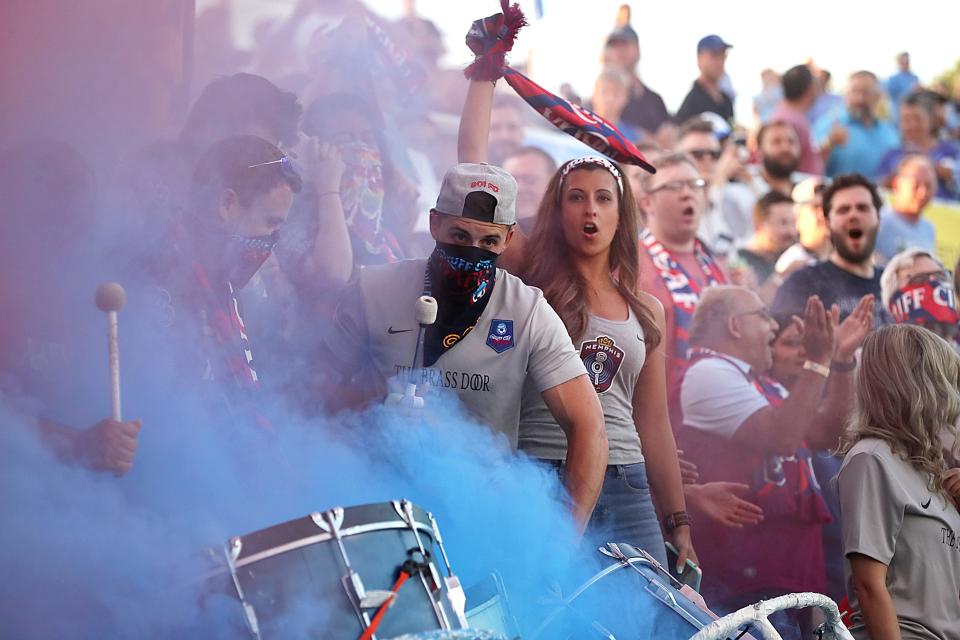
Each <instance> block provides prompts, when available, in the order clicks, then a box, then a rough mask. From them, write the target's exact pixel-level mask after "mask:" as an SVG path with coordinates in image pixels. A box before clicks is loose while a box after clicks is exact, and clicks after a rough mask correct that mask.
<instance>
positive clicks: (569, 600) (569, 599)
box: [533, 556, 704, 638]
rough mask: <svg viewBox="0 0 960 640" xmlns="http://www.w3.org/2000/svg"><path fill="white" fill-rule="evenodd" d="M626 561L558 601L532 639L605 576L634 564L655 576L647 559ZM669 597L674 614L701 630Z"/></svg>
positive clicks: (602, 571)
mask: <svg viewBox="0 0 960 640" xmlns="http://www.w3.org/2000/svg"><path fill="white" fill-rule="evenodd" d="M626 561H627V562H628V563H629V566H628V565H627V564H624V563H623V562H622V561H616V562H614V563H612V564H610V565H608V566H606V567H604V568H603V569H601V570H600V571H598V572H597V573H595V574H594V575H592V576H591V577H590V578H588V579H587V580H586V581H584V582H583V584H581V585H580V586H579V587H577V588H576V589H575V590H574V591H573V592H572V593H571V594H570V595H569V596H566V597H564V598H563V599H562V600H561V601H560V606H557V607H556V609H554V610H553V611H551V612H550V613H549V614H548V615H547V616H546V617H545V618H544V619H543V622H542V623H541V624H540V626H539V627H537V629H536V631H535V632H534V634H533V637H534V638H538V637H539V635H540V634H541V633H542V632H543V630H544V629H546V628H547V627H548V626H549V625H550V623H551V622H553V620H554V619H555V618H556V617H557V616H558V615H560V614H561V613H563V611H564V610H565V609H568V608H569V607H570V606H571V605H572V604H573V602H574V601H576V599H577V598H579V597H580V596H581V595H583V594H584V592H586V591H587V590H588V589H590V588H591V587H593V586H594V585H596V584H597V583H598V582H600V581H601V580H603V579H604V578H606V577H607V576H609V575H611V574H612V573H615V572H617V571H620V570H622V569H630V570H633V565H634V564H642V565H646V566H647V567H648V568H649V569H651V570H652V571H654V573H655V574H656V567H655V566H654V565H653V563H651V562H650V560H648V559H647V558H644V557H642V556H637V557H633V558H626ZM644 578H646V576H644ZM652 582H654V580H650V579H647V583H648V585H649V584H650V583H652ZM667 586H670V589H674V587H672V586H671V585H667ZM674 590H675V589H674ZM650 595H651V596H653V597H654V598H656V596H655V595H654V594H650ZM670 596H671V599H673V600H674V605H675V606H673V607H671V609H673V611H674V612H676V613H677V614H678V615H679V616H680V617H682V618H683V619H684V620H686V621H687V622H689V623H691V624H693V625H694V626H695V627H697V628H699V629H702V628H703V626H704V624H703V622H701V621H699V620H696V619H695V618H693V616H692V615H691V614H690V612H688V611H686V609H685V608H684V607H681V606H679V604H678V603H677V602H676V599H675V598H674V597H673V591H670ZM658 599H659V598H658Z"/></svg>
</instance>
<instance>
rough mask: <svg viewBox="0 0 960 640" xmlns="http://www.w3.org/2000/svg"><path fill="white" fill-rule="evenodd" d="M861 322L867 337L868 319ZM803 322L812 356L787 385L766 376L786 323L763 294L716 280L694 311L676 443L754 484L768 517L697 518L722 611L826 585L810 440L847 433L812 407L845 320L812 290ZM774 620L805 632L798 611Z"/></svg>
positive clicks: (719, 477)
mask: <svg viewBox="0 0 960 640" xmlns="http://www.w3.org/2000/svg"><path fill="white" fill-rule="evenodd" d="M863 315H865V316H866V318H869V316H868V315H866V314H863ZM861 325H862V326H861V327H860V329H859V333H858V336H859V338H860V339H862V338H863V336H865V335H866V332H867V328H868V325H869V323H867V322H864V323H861ZM803 326H804V331H803V348H804V353H805V354H806V358H807V360H806V361H805V362H804V364H803V368H802V370H801V372H800V374H799V376H798V378H797V381H796V382H795V383H794V384H793V385H792V387H791V390H790V391H789V392H788V391H787V390H786V388H784V387H783V386H781V385H780V384H778V383H777V382H775V381H773V380H772V379H771V378H769V377H767V376H766V372H767V371H768V370H769V369H770V367H771V364H772V362H773V352H772V347H771V342H772V341H773V339H774V336H775V335H776V333H775V332H776V330H777V328H778V325H777V322H776V321H775V320H774V319H773V318H772V317H771V315H770V312H769V310H768V309H767V308H766V307H765V306H764V305H763V302H762V301H761V300H760V298H759V296H757V294H756V293H754V292H752V291H750V290H748V289H745V288H742V287H731V286H721V287H714V288H711V289H709V290H707V291H706V292H704V294H703V297H702V298H701V300H700V304H699V306H698V307H697V310H696V313H695V314H694V317H693V323H692V326H691V328H690V342H691V345H692V350H691V360H690V362H689V363H688V366H687V368H686V372H685V374H684V375H683V381H682V384H681V387H680V404H681V408H682V414H683V415H682V424H683V426H682V428H681V429H680V431H679V434H678V442H679V446H681V447H682V448H683V450H684V452H685V456H684V457H685V458H687V459H689V460H690V461H691V462H693V463H695V464H696V465H697V469H698V471H699V473H700V482H735V483H740V484H743V485H747V486H749V488H750V490H749V498H748V499H749V500H750V501H752V502H754V503H755V504H757V505H758V506H759V507H760V508H761V509H762V510H763V513H764V519H763V520H762V521H761V522H759V523H757V524H750V525H746V526H743V527H741V528H731V527H726V526H721V525H716V524H714V523H713V522H712V521H711V520H709V519H708V518H701V519H700V520H699V522H700V527H699V528H698V530H697V532H696V533H695V535H696V536H697V537H699V538H701V543H700V544H701V545H702V546H700V547H698V549H699V548H704V549H705V552H701V553H700V554H699V555H700V560H701V562H702V566H703V568H704V581H703V590H702V593H703V594H704V596H705V597H707V599H708V601H709V602H711V606H714V607H719V608H720V610H721V611H723V612H729V611H734V610H737V609H739V608H741V607H743V606H747V605H749V604H751V603H753V602H757V601H758V600H761V599H768V598H772V597H775V596H778V595H783V594H785V593H790V592H796V591H817V592H821V593H822V592H824V589H825V588H826V576H825V571H824V551H823V544H822V541H821V529H822V527H823V525H824V524H825V523H826V522H829V521H830V512H829V509H828V507H827V505H826V503H825V501H824V499H823V496H822V494H821V491H820V486H819V485H818V483H817V480H816V478H815V477H814V475H813V470H812V467H811V458H810V451H809V449H808V446H809V447H821V448H829V447H836V445H837V442H838V438H839V433H838V428H837V424H838V423H839V422H840V421H837V420H832V421H831V420H822V419H821V416H820V414H819V412H818V411H816V410H815V409H814V410H812V409H811V408H812V407H814V408H815V407H818V406H820V405H821V404H822V399H823V393H824V389H825V387H826V383H827V379H828V377H829V376H830V364H831V362H832V360H833V358H834V349H835V345H836V342H837V340H836V338H835V333H836V332H837V319H836V316H835V314H834V313H831V312H828V311H827V310H826V309H825V308H824V305H823V303H821V302H820V300H819V299H818V298H817V297H815V296H812V297H811V298H810V299H809V300H807V302H806V305H805V309H804V311H803ZM838 335H839V334H838ZM844 342H847V341H846V340H845V341H844ZM838 357H841V356H838ZM695 542H696V541H695ZM708 577H710V579H709V580H708V579H707V578H708ZM771 622H772V623H773V624H774V626H776V627H777V630H778V631H780V633H781V634H782V635H783V637H784V638H800V637H801V636H800V635H799V632H798V626H799V624H800V620H798V616H797V613H796V612H792V613H791V615H787V614H781V615H780V616H779V618H778V617H774V618H771ZM804 626H809V623H808V622H807V621H804ZM807 635H809V634H807ZM803 637H807V636H803Z"/></svg>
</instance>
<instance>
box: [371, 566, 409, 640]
mask: <svg viewBox="0 0 960 640" xmlns="http://www.w3.org/2000/svg"><path fill="white" fill-rule="evenodd" d="M409 577H410V574H409V573H407V572H406V571H401V572H400V577H398V578H397V582H396V583H395V584H394V585H393V588H392V589H390V591H392V592H393V595H391V596H390V597H389V598H388V599H387V601H386V602H384V603H383V604H382V605H380V608H379V609H377V613H376V615H374V616H373V620H372V621H371V622H370V626H369V627H367V630H366V631H364V632H363V634H361V636H360V640H370V638H372V637H373V634H375V633H376V632H377V627H379V626H380V622H382V621H383V616H384V614H386V613H387V609H389V608H390V607H392V606H393V603H394V601H395V600H396V599H397V592H398V591H400V587H402V586H403V583H404V582H406V581H407V579H408V578H409Z"/></svg>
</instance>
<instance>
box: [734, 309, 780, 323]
mask: <svg viewBox="0 0 960 640" xmlns="http://www.w3.org/2000/svg"><path fill="white" fill-rule="evenodd" d="M743 316H759V317H761V318H763V319H764V320H766V321H767V322H771V321H772V320H773V314H771V313H770V309H768V308H767V307H760V308H759V309H754V310H753V311H744V312H743V313H738V314H737V315H736V316H735V317H737V318H742V317H743Z"/></svg>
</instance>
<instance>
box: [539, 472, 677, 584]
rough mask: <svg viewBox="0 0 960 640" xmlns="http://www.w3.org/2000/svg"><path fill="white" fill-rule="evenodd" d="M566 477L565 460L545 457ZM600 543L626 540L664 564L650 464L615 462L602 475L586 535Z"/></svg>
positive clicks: (665, 556)
mask: <svg viewBox="0 0 960 640" xmlns="http://www.w3.org/2000/svg"><path fill="white" fill-rule="evenodd" d="M544 462H546V463H547V464H548V465H550V466H551V467H553V468H554V469H555V470H557V473H558V474H559V475H560V479H561V481H562V480H563V461H562V460H545V461H544ZM584 537H585V538H586V539H587V540H589V541H590V542H592V543H594V544H595V545H597V546H601V545H604V544H606V543H607V542H626V543H627V544H631V545H633V546H635V547H638V548H640V549H643V550H644V551H646V552H647V553H649V554H650V555H651V556H653V557H654V558H656V560H657V561H658V562H659V563H660V564H662V565H663V566H664V567H666V566H667V550H666V548H665V547H664V546H663V534H662V533H661V532H660V522H659V521H658V520H657V512H656V510H655V509H654V508H653V499H652V498H651V496H650V484H649V483H648V482H647V467H646V465H645V464H644V463H642V462H637V463H635V464H612V465H610V466H608V467H607V470H606V472H605V473H604V477H603V487H602V488H601V489H600V497H599V498H598V499H597V505H596V506H595V507H594V508H593V514H592V515H591V516H590V522H588V523H587V532H586V534H585V536H584Z"/></svg>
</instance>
